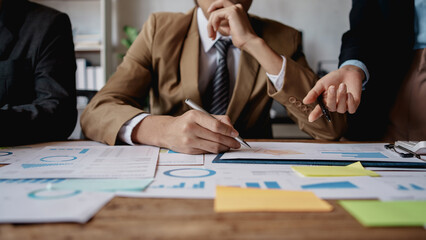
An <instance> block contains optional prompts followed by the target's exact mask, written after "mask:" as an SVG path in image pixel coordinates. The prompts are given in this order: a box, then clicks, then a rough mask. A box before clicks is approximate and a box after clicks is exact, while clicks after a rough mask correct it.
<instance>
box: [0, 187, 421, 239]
mask: <svg viewBox="0 0 426 240" xmlns="http://www.w3.org/2000/svg"><path fill="white" fill-rule="evenodd" d="M0 194H1V193H0ZM213 202H214V201H213V200H196V199H150V198H121V197H116V198H114V199H113V200H112V201H111V202H109V203H108V204H107V205H106V206H104V207H103V208H102V209H101V210H100V211H99V212H98V213H97V214H96V215H95V216H94V217H93V218H92V219H91V220H90V221H89V222H88V223H86V224H76V223H55V224H0V240H6V239H19V240H22V239H67V240H71V239H386V240H388V239H425V240H426V230H425V229H424V228H422V227H405V228H367V227H363V226H362V225H361V224H360V223H358V221H357V220H356V219H354V218H353V217H352V216H351V215H350V214H349V213H348V212H346V211H345V210H344V209H343V208H342V207H341V206H340V205H339V204H338V203H337V201H335V200H331V201H328V202H329V203H331V204H332V205H333V207H334V210H333V211H332V212H329V213H215V212H214V210H213ZM0 214H1V213H0Z"/></svg>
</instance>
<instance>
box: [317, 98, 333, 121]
mask: <svg viewBox="0 0 426 240" xmlns="http://www.w3.org/2000/svg"><path fill="white" fill-rule="evenodd" d="M317 102H318V104H319V105H320V107H321V111H322V114H323V115H324V116H325V118H326V119H327V121H329V122H331V116H330V112H329V111H328V109H327V108H326V107H325V106H324V103H323V101H322V94H320V95H319V96H318V98H317Z"/></svg>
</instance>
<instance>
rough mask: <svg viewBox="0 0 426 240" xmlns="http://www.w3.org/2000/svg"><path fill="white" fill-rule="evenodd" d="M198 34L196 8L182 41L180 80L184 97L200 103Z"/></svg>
mask: <svg viewBox="0 0 426 240" xmlns="http://www.w3.org/2000/svg"><path fill="white" fill-rule="evenodd" d="M199 49H200V36H199V33H198V25H197V10H196V9H194V13H193V15H192V21H191V25H190V27H189V30H188V35H187V37H186V39H185V41H184V43H183V47H182V56H181V59H180V74H181V81H182V85H183V89H184V93H185V97H186V98H191V100H192V101H194V102H195V103H197V104H199V105H200V106H201V105H202V102H201V96H200V93H199V91H198V64H199V59H198V58H199Z"/></svg>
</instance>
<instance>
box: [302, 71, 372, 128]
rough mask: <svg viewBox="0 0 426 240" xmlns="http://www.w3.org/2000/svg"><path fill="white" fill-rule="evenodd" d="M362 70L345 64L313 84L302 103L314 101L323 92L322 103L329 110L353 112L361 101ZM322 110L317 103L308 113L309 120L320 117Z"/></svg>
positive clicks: (363, 75)
mask: <svg viewBox="0 0 426 240" xmlns="http://www.w3.org/2000/svg"><path fill="white" fill-rule="evenodd" d="M364 78H365V74H364V72H363V71H362V70H361V69H360V68H358V67H356V66H352V65H346V66H343V67H342V68H340V69H338V70H336V71H333V72H331V73H329V74H327V75H325V76H324V77H323V78H321V79H320V80H318V82H317V83H316V84H315V86H314V87H313V88H312V89H311V91H309V92H308V94H307V95H306V97H305V98H304V99H303V103H304V104H311V103H314V102H315V101H316V100H317V98H318V96H319V95H320V94H323V99H324V101H325V102H324V104H325V105H326V107H327V108H328V110H329V111H330V112H338V113H345V112H349V113H351V114H352V113H355V112H356V110H357V108H358V106H359V103H360V102H361V92H362V81H363V79H364ZM321 115H322V111H321V108H320V106H319V105H317V106H316V107H315V108H314V110H313V111H312V112H311V114H310V115H309V122H313V121H315V120H317V119H318V118H320V117H321Z"/></svg>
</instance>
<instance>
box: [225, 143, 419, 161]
mask: <svg viewBox="0 0 426 240" xmlns="http://www.w3.org/2000/svg"><path fill="white" fill-rule="evenodd" d="M250 145H251V146H252V148H249V149H247V148H243V149H238V150H231V151H229V152H226V153H225V154H223V156H221V158H220V159H221V160H232V159H256V160H263V159H267V160H319V161H321V160H332V161H373V162H406V163H407V162H413V163H424V161H422V160H420V159H418V158H415V157H413V158H402V157H400V156H399V155H398V154H396V153H394V152H392V151H390V150H387V149H385V148H384V145H385V143H364V144H343V143H341V144H327V143H291V142H279V143H278V142H252V143H250Z"/></svg>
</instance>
